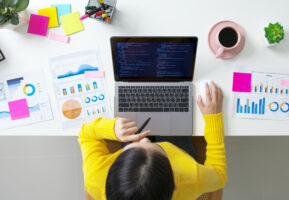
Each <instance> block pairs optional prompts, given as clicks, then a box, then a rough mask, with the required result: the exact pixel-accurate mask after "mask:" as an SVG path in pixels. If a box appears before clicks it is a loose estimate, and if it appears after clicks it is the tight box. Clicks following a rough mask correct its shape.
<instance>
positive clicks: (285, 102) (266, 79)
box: [233, 68, 289, 120]
mask: <svg viewBox="0 0 289 200" xmlns="http://www.w3.org/2000/svg"><path fill="white" fill-rule="evenodd" d="M245 69H247V71H246V73H250V74H251V89H250V92H234V100H233V101H234V102H233V116H234V117H240V118H256V119H273V120H288V119H289V85H287V84H286V83H287V81H289V70H288V72H284V71H283V72H277V71H275V72H274V69H272V70H262V69H261V70H260V68H245Z"/></svg>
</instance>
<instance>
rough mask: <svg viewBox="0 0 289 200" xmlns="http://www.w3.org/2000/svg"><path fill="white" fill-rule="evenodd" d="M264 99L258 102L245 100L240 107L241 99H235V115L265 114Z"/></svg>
mask: <svg viewBox="0 0 289 200" xmlns="http://www.w3.org/2000/svg"><path fill="white" fill-rule="evenodd" d="M265 105H266V99H265V97H264V98H261V99H259V100H258V101H252V100H250V99H249V98H246V100H245V103H244V104H243V105H241V98H240V97H239V98H237V108H236V113H239V114H242V113H243V114H248V115H249V114H250V115H264V114H265Z"/></svg>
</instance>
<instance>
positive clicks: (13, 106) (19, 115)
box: [8, 99, 30, 120]
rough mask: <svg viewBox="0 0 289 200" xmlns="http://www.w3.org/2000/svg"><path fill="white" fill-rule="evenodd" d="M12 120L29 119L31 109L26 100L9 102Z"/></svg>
mask: <svg viewBox="0 0 289 200" xmlns="http://www.w3.org/2000/svg"><path fill="white" fill-rule="evenodd" d="M8 106H9V111H10V116H11V120H17V119H23V118H27V117H29V116H30V115H29V108H28V105H27V101H26V99H19V100H16V101H10V102H8Z"/></svg>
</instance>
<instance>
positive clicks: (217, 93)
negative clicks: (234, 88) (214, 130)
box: [197, 81, 223, 115]
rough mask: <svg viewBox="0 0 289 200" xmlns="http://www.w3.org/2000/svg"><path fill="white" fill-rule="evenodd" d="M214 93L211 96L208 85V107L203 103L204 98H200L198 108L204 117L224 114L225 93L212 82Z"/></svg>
mask: <svg viewBox="0 0 289 200" xmlns="http://www.w3.org/2000/svg"><path fill="white" fill-rule="evenodd" d="M211 86H212V92H211V94H210V90H209V85H208V83H206V105H204V104H203V102H202V97H201V96H199V97H198V102H197V103H198V106H199V108H200V110H201V112H202V114H203V115H210V114H217V113H220V112H222V107H223V92H222V90H221V89H220V88H218V87H217V86H216V85H215V83H214V82H213V81H212V82H211Z"/></svg>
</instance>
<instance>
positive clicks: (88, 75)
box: [84, 70, 104, 78]
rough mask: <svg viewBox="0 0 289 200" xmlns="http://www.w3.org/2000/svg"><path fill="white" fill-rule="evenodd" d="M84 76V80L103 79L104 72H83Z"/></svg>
mask: <svg viewBox="0 0 289 200" xmlns="http://www.w3.org/2000/svg"><path fill="white" fill-rule="evenodd" d="M84 76H85V77H86V78H103V77H104V71H102V70H98V71H86V72H84Z"/></svg>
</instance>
